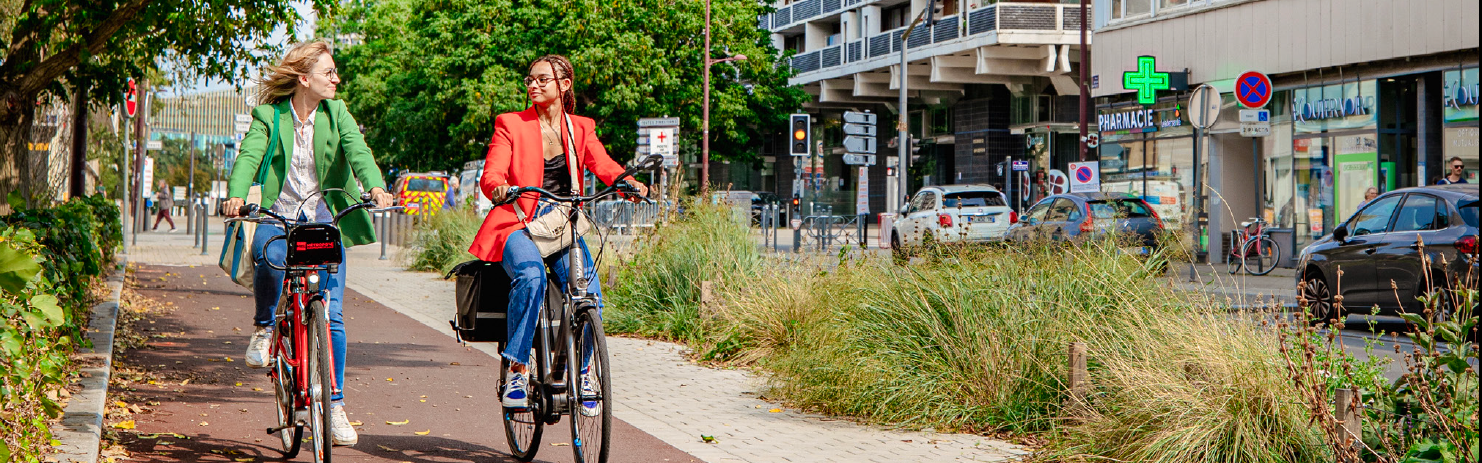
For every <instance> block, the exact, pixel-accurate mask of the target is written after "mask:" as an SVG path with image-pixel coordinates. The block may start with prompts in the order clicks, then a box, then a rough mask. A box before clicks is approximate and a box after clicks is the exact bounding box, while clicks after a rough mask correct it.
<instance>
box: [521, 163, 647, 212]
mask: <svg viewBox="0 0 1482 463" xmlns="http://www.w3.org/2000/svg"><path fill="white" fill-rule="evenodd" d="M663 162H664V157H663V156H660V155H657V154H652V155H649V156H648V157H646V158H644V159H643V160H642V161H640V162H639V163H638V164H635V165H634V166H633V167H629V168H628V170H625V171H623V173H622V174H621V175H618V181H616V182H613V184H612V185H609V186H608V187H607V188H606V189H604V190H602V191H599V192H597V193H596V194H593V195H590V196H580V195H573V196H562V195H558V194H555V193H552V192H550V191H547V190H546V189H544V188H541V187H534V186H517V187H514V188H510V189H509V192H507V193H505V195H504V200H503V201H499V202H498V203H495V204H494V207H500V206H504V205H506V204H511V203H514V202H515V200H517V199H519V198H520V196H523V195H524V194H526V193H535V194H536V195H538V196H541V197H544V198H547V199H550V200H552V201H556V202H562V203H586V202H592V201H596V200H598V199H601V198H602V197H605V196H608V195H611V194H613V193H617V192H622V193H628V194H637V193H638V189H637V188H635V187H633V185H631V184H629V183H628V180H627V179H628V177H631V176H633V174H636V173H638V172H641V171H645V170H650V169H653V168H656V167H658V166H659V165H660V164H661V163H663ZM640 197H642V196H640ZM642 198H643V200H644V201H648V202H653V200H651V199H648V198H647V197H642Z"/></svg>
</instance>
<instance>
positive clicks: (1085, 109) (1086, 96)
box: [1076, 0, 1091, 162]
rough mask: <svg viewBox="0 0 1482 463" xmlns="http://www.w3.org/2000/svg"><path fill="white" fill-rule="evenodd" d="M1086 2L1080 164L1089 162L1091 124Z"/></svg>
mask: <svg viewBox="0 0 1482 463" xmlns="http://www.w3.org/2000/svg"><path fill="white" fill-rule="evenodd" d="M1086 1H1087V0H1081V11H1080V15H1081V82H1080V84H1081V85H1080V87H1081V120H1080V123H1079V124H1076V125H1079V126H1080V127H1081V156H1080V158H1081V162H1086V161H1090V160H1091V149H1090V148H1089V147H1087V146H1086V137H1087V130H1088V129H1087V125H1088V124H1090V123H1091V103H1090V102H1091V52H1090V49H1088V48H1086V28H1087V27H1086V8H1087V6H1086Z"/></svg>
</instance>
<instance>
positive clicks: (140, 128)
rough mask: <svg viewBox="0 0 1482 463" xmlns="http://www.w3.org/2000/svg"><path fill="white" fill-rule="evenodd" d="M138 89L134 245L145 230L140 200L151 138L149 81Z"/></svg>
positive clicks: (135, 114)
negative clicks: (148, 126)
mask: <svg viewBox="0 0 1482 463" xmlns="http://www.w3.org/2000/svg"><path fill="white" fill-rule="evenodd" d="M138 89H139V90H138V96H136V97H135V99H137V100H138V101H139V106H138V108H137V109H135V112H134V191H133V192H132V193H131V194H132V195H133V197H134V224H135V228H134V237H133V244H135V245H138V244H139V231H140V230H143V229H144V222H145V220H144V217H143V216H144V200H143V199H141V198H140V195H141V194H143V192H144V185H141V183H142V182H143V181H144V150H145V148H147V146H146V144H147V143H148V141H147V139H148V138H149V137H147V136H145V133H144V128H145V122H144V119H146V118H148V117H149V103H150V101H149V100H150V98H149V90H148V89H149V80H148V79H140V81H139V86H138Z"/></svg>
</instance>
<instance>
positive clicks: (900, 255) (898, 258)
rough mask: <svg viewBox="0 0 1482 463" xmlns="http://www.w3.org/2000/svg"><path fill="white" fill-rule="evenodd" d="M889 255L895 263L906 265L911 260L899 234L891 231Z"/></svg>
mask: <svg viewBox="0 0 1482 463" xmlns="http://www.w3.org/2000/svg"><path fill="white" fill-rule="evenodd" d="M890 257H891V260H892V261H894V262H895V264H896V265H906V264H907V263H909V262H910V261H911V254H910V253H908V252H906V249H905V248H904V247H902V244H901V235H900V234H899V233H896V232H893V231H892V232H890Z"/></svg>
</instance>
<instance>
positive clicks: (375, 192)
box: [370, 187, 396, 209]
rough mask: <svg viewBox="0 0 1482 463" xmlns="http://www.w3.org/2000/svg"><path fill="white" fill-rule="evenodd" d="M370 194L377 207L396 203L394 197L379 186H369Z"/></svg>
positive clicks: (382, 207)
mask: <svg viewBox="0 0 1482 463" xmlns="http://www.w3.org/2000/svg"><path fill="white" fill-rule="evenodd" d="M370 194H371V199H372V200H375V202H376V208H377V209H385V208H388V207H391V206H392V205H393V204H396V197H394V196H391V193H387V192H386V190H384V189H382V188H381V187H375V188H371V191H370Z"/></svg>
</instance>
